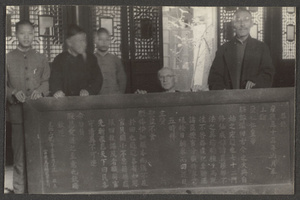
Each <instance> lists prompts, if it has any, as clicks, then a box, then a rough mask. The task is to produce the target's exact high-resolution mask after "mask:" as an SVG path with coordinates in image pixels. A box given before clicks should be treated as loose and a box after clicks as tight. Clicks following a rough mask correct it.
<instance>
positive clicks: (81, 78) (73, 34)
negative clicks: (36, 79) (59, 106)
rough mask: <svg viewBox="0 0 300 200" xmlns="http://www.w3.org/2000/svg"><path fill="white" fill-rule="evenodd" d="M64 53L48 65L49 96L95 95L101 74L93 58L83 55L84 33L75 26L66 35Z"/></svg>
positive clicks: (84, 49) (100, 81)
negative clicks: (50, 65) (49, 66)
mask: <svg viewBox="0 0 300 200" xmlns="http://www.w3.org/2000/svg"><path fill="white" fill-rule="evenodd" d="M65 43H66V45H67V50H66V51H64V52H62V53H60V54H59V55H57V56H56V57H55V59H54V61H53V63H52V70H51V75H50V80H49V84H50V85H49V86H50V92H51V94H52V95H53V96H54V97H56V98H60V97H64V96H89V95H97V94H99V91H100V89H101V86H102V73H101V70H100V68H99V66H98V63H97V58H96V57H95V55H93V54H92V53H88V52H87V51H86V47H87V39H86V33H85V32H84V30H83V29H81V28H80V27H79V26H77V25H70V26H69V28H68V31H67V36H66V41H65Z"/></svg>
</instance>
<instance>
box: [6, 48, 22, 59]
mask: <svg viewBox="0 0 300 200" xmlns="http://www.w3.org/2000/svg"><path fill="white" fill-rule="evenodd" d="M16 55H19V50H18V49H14V50H11V51H10V52H8V53H7V54H6V57H7V58H9V57H13V56H16Z"/></svg>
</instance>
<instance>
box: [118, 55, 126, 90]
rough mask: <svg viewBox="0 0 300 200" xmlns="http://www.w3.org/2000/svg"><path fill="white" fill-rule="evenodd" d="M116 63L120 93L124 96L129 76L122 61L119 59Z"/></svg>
mask: <svg viewBox="0 0 300 200" xmlns="http://www.w3.org/2000/svg"><path fill="white" fill-rule="evenodd" d="M116 62H117V83H118V85H119V92H120V93H121V94H124V93H125V90H126V83H127V76H126V73H125V69H124V65H123V63H122V61H121V59H120V58H117V59H116Z"/></svg>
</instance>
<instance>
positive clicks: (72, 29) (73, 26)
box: [66, 24, 85, 39]
mask: <svg viewBox="0 0 300 200" xmlns="http://www.w3.org/2000/svg"><path fill="white" fill-rule="evenodd" d="M79 33H85V31H84V30H83V29H82V28H80V27H79V26H78V25H76V24H71V25H69V27H68V31H67V34H66V39H68V38H70V37H72V36H74V35H76V34H79Z"/></svg>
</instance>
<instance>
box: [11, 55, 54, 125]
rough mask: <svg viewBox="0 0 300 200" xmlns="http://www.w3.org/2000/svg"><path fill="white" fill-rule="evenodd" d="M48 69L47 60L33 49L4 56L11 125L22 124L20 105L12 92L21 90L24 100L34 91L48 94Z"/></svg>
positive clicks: (44, 94)
mask: <svg viewBox="0 0 300 200" xmlns="http://www.w3.org/2000/svg"><path fill="white" fill-rule="evenodd" d="M49 76H50V68H49V63H48V60H47V58H46V57H45V56H44V55H42V54H40V53H39V52H37V51H36V50H34V49H30V50H28V51H27V52H22V51H20V50H19V49H15V50H13V51H11V52H9V53H8V54H7V55H6V99H7V102H8V112H9V118H10V121H11V122H12V123H22V122H23V116H22V104H21V103H18V102H17V100H16V98H15V97H14V96H13V95H12V92H13V91H15V92H17V91H20V90H22V91H23V92H24V94H25V95H26V99H27V98H30V95H31V94H32V92H33V91H34V90H37V91H39V92H40V93H42V95H43V96H47V95H48V94H49V82H48V79H49Z"/></svg>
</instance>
